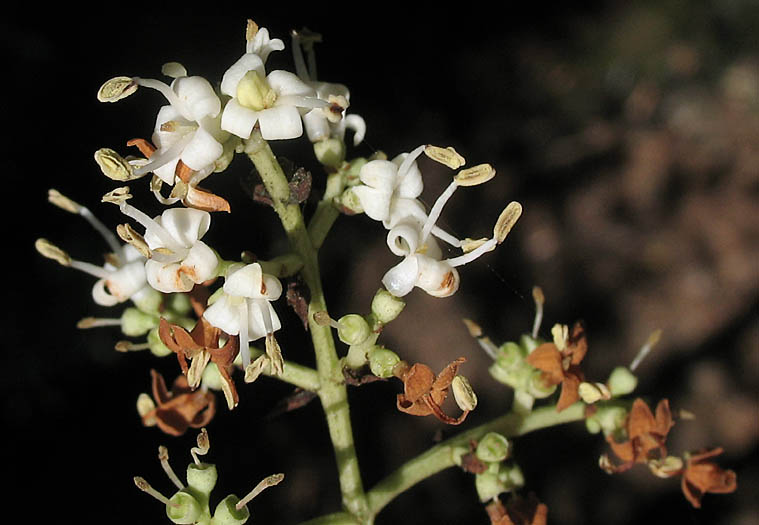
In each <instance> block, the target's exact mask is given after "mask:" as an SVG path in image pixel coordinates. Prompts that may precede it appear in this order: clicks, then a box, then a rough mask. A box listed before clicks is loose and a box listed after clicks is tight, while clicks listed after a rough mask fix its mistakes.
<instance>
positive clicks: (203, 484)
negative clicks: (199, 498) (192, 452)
mask: <svg viewBox="0 0 759 525" xmlns="http://www.w3.org/2000/svg"><path fill="white" fill-rule="evenodd" d="M218 479H219V473H218V472H217V470H216V465H212V464H210V463H190V464H189V465H188V466H187V486H188V487H190V488H191V489H193V490H194V491H197V492H198V493H199V494H202V495H203V496H205V497H206V498H208V497H209V496H210V495H211V491H212V490H213V488H214V487H215V486H216V481H217V480H218Z"/></svg>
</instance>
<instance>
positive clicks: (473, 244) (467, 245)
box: [460, 238, 488, 253]
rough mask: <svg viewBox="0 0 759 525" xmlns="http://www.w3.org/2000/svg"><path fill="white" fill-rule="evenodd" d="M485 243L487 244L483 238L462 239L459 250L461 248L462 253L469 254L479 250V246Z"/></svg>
mask: <svg viewBox="0 0 759 525" xmlns="http://www.w3.org/2000/svg"><path fill="white" fill-rule="evenodd" d="M486 242H488V240H487V239H485V238H482V239H469V238H467V239H464V240H463V241H461V246H460V248H461V251H462V252H464V253H469V252H473V251H474V250H476V249H477V248H479V247H480V246H482V245H483V244H485V243H486Z"/></svg>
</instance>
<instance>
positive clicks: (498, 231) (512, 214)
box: [493, 201, 522, 244]
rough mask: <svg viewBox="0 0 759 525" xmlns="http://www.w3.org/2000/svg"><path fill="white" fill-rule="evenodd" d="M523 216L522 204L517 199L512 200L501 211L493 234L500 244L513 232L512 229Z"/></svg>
mask: <svg viewBox="0 0 759 525" xmlns="http://www.w3.org/2000/svg"><path fill="white" fill-rule="evenodd" d="M521 216H522V205H521V204H519V203H518V202H516V201H512V202H510V203H509V205H508V206H506V208H505V209H504V210H503V211H502V212H501V215H500V216H499V217H498V220H497V221H496V223H495V227H494V228H493V236H494V237H495V239H496V241H497V242H498V244H500V243H502V242H503V241H504V240H505V239H506V237H507V236H508V235H509V233H510V232H511V229H512V228H513V227H514V225H515V224H516V223H517V221H518V220H519V217H521Z"/></svg>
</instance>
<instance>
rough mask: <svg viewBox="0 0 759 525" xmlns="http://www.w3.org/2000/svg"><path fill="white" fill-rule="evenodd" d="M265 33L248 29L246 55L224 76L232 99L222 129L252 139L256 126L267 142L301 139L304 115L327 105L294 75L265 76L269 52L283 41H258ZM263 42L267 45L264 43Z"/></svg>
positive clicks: (223, 89) (278, 72)
mask: <svg viewBox="0 0 759 525" xmlns="http://www.w3.org/2000/svg"><path fill="white" fill-rule="evenodd" d="M262 31H265V30H264V29H261V30H258V29H257V28H256V31H255V32H253V33H252V32H251V30H250V25H249V26H248V32H247V34H246V38H247V45H246V53H245V54H244V55H243V56H242V57H240V59H239V60H237V62H235V63H234V64H232V66H231V67H230V68H229V69H227V71H226V72H225V73H224V76H223V78H222V81H221V92H222V93H223V94H225V95H228V96H230V97H232V98H231V100H230V101H229V102H227V104H226V106H225V107H224V111H223V112H222V116H221V129H223V130H225V131H228V132H230V133H232V134H234V135H237V136H238V137H240V138H243V139H248V138H250V135H251V133H252V132H253V129H254V127H255V126H256V125H258V126H259V128H260V130H261V136H262V137H263V138H264V139H265V140H280V139H292V138H297V137H300V136H301V135H302V134H303V122H302V120H301V117H302V115H304V114H305V113H307V112H308V111H310V110H311V109H313V108H319V107H326V106H328V103H327V102H326V101H323V100H319V98H318V97H317V96H316V92H315V91H314V89H313V88H311V87H310V86H308V85H307V84H306V83H305V82H303V81H302V80H301V79H300V78H298V76H297V75H296V74H294V73H290V72H289V71H282V70H276V71H272V72H271V73H269V74H268V75H267V74H266V70H265V67H264V63H265V60H266V56H267V55H268V52H270V51H272V50H275V49H279V46H278V45H277V46H272V42H280V43H281V40H268V33H267V38H266V39H263V38H261V39H260V40H261V42H259V41H258V40H257V39H259V35H260V34H261V32H262ZM264 40H267V41H268V44H263V43H262V42H263V41H264ZM282 47H284V46H282ZM256 51H258V52H256ZM260 52H264V56H261V55H259V54H258V53H260Z"/></svg>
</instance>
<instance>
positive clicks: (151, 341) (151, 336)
mask: <svg viewBox="0 0 759 525" xmlns="http://www.w3.org/2000/svg"><path fill="white" fill-rule="evenodd" d="M148 348H149V349H150V353H151V354H153V355H154V356H156V357H166V356H167V355H171V353H172V350H171V348H169V347H168V346H166V345H165V344H164V343H163V341H161V336H160V335H158V328H154V329H152V330H151V331H149V332H148Z"/></svg>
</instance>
